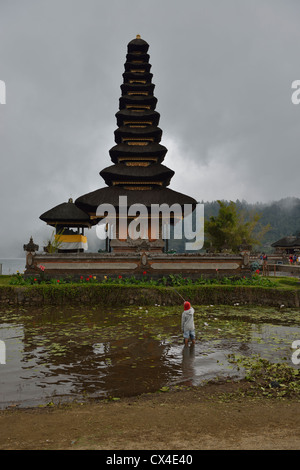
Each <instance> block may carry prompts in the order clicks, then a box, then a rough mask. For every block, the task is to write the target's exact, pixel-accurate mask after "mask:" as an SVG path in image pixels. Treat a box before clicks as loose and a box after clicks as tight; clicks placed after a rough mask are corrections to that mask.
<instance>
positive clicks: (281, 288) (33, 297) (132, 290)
mask: <svg viewBox="0 0 300 470" xmlns="http://www.w3.org/2000/svg"><path fill="white" fill-rule="evenodd" d="M16 280H17V281H18V282H16ZM21 281H22V280H21V278H20V277H19V278H18V276H17V278H16V276H1V277H0V303H1V304H2V305H3V304H16V305H36V306H40V305H45V304H52V305H59V304H67V303H68V304H77V305H78V304H85V305H87V304H93V305H95V304H97V305H103V306H114V307H118V306H127V305H128V306H130V305H141V306H150V305H155V304H160V305H180V304H181V303H182V297H183V298H184V299H187V300H189V301H191V302H192V303H193V304H197V305H206V304H208V305H209V304H214V305H217V304H223V305H226V304H229V305H233V304H235V303H236V304H237V303H238V304H248V305H249V304H253V305H268V306H281V305H284V306H285V307H299V301H300V283H299V280H298V279H296V278H290V277H288V278H287V277H278V278H264V277H258V276H257V277H256V278H252V279H250V280H249V279H248V280H247V279H240V280H238V279H232V280H230V279H229V280H228V279H226V280H225V281H224V278H223V279H219V280H218V279H215V280H213V281H212V280H207V282H202V281H203V280H200V281H201V282H189V280H184V279H183V280H182V279H180V278H174V279H173V283H170V284H169V285H168V284H167V283H165V284H167V285H165V284H164V283H158V282H156V283H153V282H152V281H151V280H147V279H145V280H142V281H135V280H134V279H132V280H131V281H130V280H128V279H127V280H123V279H115V280H105V281H102V282H99V281H97V280H96V279H92V278H90V279H89V281H87V280H84V281H83V282H70V281H69V282H67V281H60V282H58V281H57V280H56V282H53V280H52V281H51V282H43V281H42V282H41V280H40V279H39V280H37V281H33V282H31V283H30V282H27V283H22V282H21Z"/></svg>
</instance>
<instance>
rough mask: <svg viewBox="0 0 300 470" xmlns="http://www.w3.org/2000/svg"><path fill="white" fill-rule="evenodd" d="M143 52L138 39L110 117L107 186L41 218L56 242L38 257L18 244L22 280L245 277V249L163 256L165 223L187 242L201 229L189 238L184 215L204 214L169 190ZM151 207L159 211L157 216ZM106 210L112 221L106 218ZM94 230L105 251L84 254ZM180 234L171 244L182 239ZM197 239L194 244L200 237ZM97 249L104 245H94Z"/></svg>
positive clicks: (33, 247)
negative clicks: (23, 262) (42, 277)
mask: <svg viewBox="0 0 300 470" xmlns="http://www.w3.org/2000/svg"><path fill="white" fill-rule="evenodd" d="M148 49H149V45H148V44H147V42H146V41H144V40H143V39H141V37H140V36H137V37H136V38H135V39H133V40H132V41H130V42H129V44H128V46H127V55H126V62H125V66H124V67H125V70H124V73H123V83H122V84H121V96H120V99H119V109H118V110H117V112H116V114H115V117H116V121H117V129H116V130H115V132H114V140H115V145H114V146H113V147H112V148H111V149H110V150H109V155H110V159H111V164H110V165H109V166H107V167H106V168H104V169H102V170H101V171H100V176H101V177H102V178H103V180H104V183H105V186H104V185H103V186H104V187H101V186H100V187H99V188H98V189H95V190H94V191H92V192H89V193H87V194H83V195H81V196H79V197H78V198H77V199H76V200H75V201H74V202H73V200H71V199H70V200H69V201H68V202H63V203H62V204H59V205H57V206H55V207H53V208H52V209H50V210H48V211H47V212H45V213H44V214H42V215H41V216H40V219H41V220H43V221H44V222H46V223H47V224H48V225H49V226H51V227H53V228H54V230H53V233H54V234H55V236H54V237H53V238H54V243H50V244H49V246H48V247H44V250H43V252H42V253H38V245H36V244H35V243H34V242H33V239H32V238H31V239H30V241H29V243H27V244H25V245H24V250H25V251H26V253H27V254H26V272H25V276H32V275H35V276H36V275H38V274H39V273H40V271H41V266H42V267H43V270H44V271H43V273H44V275H45V273H46V275H47V277H48V278H56V279H60V278H61V277H62V278H63V277H69V276H70V277H72V278H75V279H81V278H83V277H84V276H86V277H87V280H88V279H90V277H91V276H94V277H95V278H96V279H102V278H103V276H104V278H107V277H110V276H112V277H114V276H119V278H120V276H121V277H122V276H124V277H126V276H136V277H137V278H144V276H145V274H146V275H147V276H149V277H150V278H153V279H156V278H157V279H160V278H161V277H167V276H169V275H171V274H172V275H174V274H181V275H183V276H187V277H189V278H198V277H199V276H200V275H201V276H202V275H203V276H208V277H216V276H220V275H221V274H222V275H224V276H230V275H237V276H239V275H242V276H245V275H251V267H250V263H249V247H245V246H244V245H243V246H241V247H240V253H239V254H229V253H225V254H224V253H221V254H216V253H202V252H201V250H200V248H199V249H197V248H196V249H193V248H191V245H192V246H195V245H194V243H190V244H189V246H188V247H186V245H185V252H184V253H174V252H172V250H171V252H170V250H168V245H167V243H168V236H169V233H167V234H166V233H165V231H166V230H168V231H169V228H170V225H171V226H173V228H174V229H177V235H178V233H179V232H178V230H179V229H181V228H182V226H183V224H184V223H185V225H184V235H185V236H186V235H188V236H187V237H186V238H187V239H189V240H193V238H196V239H197V235H196V233H197V230H198V231H200V229H199V226H198V227H196V231H195V232H194V229H193V228H191V225H190V221H191V219H192V218H191V217H189V218H188V219H187V215H190V214H191V213H193V211H194V209H196V210H195V211H194V212H195V213H196V216H197V219H196V218H194V219H195V221H196V222H198V221H199V220H200V219H201V217H202V216H201V213H200V211H199V212H198V209H199V205H198V204H197V201H196V200H195V199H193V198H192V197H190V196H188V195H186V194H182V193H179V192H177V191H174V190H172V189H170V187H169V186H170V183H171V180H172V177H173V176H174V171H173V170H172V169H170V168H168V167H167V166H165V165H164V160H165V157H166V154H167V148H166V147H165V146H164V145H162V144H161V140H162V129H161V128H160V127H159V121H160V114H159V113H158V111H157V110H156V106H157V98H156V97H155V96H154V89H155V86H154V84H153V83H152V78H153V75H152V73H151V64H150V62H149V59H150V57H149V54H148ZM162 206H163V209H162ZM153 207H155V208H156V209H157V208H158V211H157V212H156V213H155V217H153ZM175 207H176V209H174V208H175ZM178 207H179V210H178ZM99 208H100V209H99ZM187 208H188V211H186V209H187ZM111 209H112V212H113V215H114V217H108V216H107V214H108V213H109V211H110V210H111ZM200 209H201V205H200ZM124 214H125V215H124ZM203 219H204V217H203ZM201 220H202V219H201ZM179 221H180V222H183V223H179ZM145 222H146V223H145ZM196 225H197V224H196ZM199 225H201V223H200V224H199ZM92 227H94V229H96V231H97V235H98V237H99V238H100V236H99V235H100V231H101V230H103V231H104V235H107V234H108V237H106V250H102V249H101V250H100V249H99V250H98V248H97V249H96V250H95V251H91V250H87V239H86V236H85V233H84V231H85V229H86V228H92ZM132 227H134V228H135V229H136V230H135V235H137V236H135V237H132V236H131V234H132ZM178 228H179V229H178ZM186 228H187V232H186V230H185V229H186ZM190 228H191V232H189V229H190ZM182 235H183V234H182V233H181V236H180V237H177V236H176V237H174V239H176V238H183V237H182ZM190 235H192V236H190ZM50 241H52V240H50ZM197 241H200V243H199V246H200V244H201V241H202V238H201V234H200V237H199V238H198V240H197ZM99 245H100V246H101V245H102V246H103V242H100V240H99ZM197 246H198V245H197ZM99 248H100V247H99ZM177 297H178V296H177ZM177 300H178V299H177Z"/></svg>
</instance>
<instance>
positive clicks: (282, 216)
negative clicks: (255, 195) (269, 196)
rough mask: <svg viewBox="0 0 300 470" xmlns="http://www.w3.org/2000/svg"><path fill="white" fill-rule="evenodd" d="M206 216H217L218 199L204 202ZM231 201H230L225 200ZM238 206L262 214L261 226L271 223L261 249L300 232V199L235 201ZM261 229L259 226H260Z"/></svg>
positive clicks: (267, 248)
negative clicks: (253, 201)
mask: <svg viewBox="0 0 300 470" xmlns="http://www.w3.org/2000/svg"><path fill="white" fill-rule="evenodd" d="M201 202H202V203H204V217H205V218H209V217H210V216H216V215H217V214H218V211H219V204H218V202H217V201H212V202H204V201H201ZM223 202H225V203H226V202H227V203H229V202H230V201H223ZM234 202H235V203H236V205H237V207H238V208H239V209H240V210H241V211H244V212H246V213H248V214H249V213H253V212H254V213H258V214H260V216H261V219H260V227H261V226H265V225H268V224H270V225H271V229H270V230H269V232H268V233H266V234H265V236H264V238H263V241H262V246H261V249H264V250H266V251H269V250H270V249H271V247H270V245H271V244H272V243H274V242H275V241H277V240H279V239H280V238H283V237H286V236H288V235H297V234H298V233H299V232H300V199H299V198H296V197H289V198H285V199H281V200H279V201H273V202H270V203H266V204H263V203H259V202H258V203H255V204H251V203H248V202H246V201H239V200H237V201H234ZM258 229H259V227H258Z"/></svg>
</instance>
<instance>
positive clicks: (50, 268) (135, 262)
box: [25, 251, 251, 280]
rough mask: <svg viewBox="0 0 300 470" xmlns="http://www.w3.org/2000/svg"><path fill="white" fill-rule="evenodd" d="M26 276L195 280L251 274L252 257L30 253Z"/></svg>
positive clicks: (136, 253) (146, 252)
mask: <svg viewBox="0 0 300 470" xmlns="http://www.w3.org/2000/svg"><path fill="white" fill-rule="evenodd" d="M26 261H27V263H26V270H25V276H26V277H28V276H32V275H33V276H36V275H38V274H40V273H41V272H42V271H41V269H40V266H43V267H44V269H45V270H44V274H45V276H47V277H48V278H57V279H58V278H64V277H72V278H74V279H80V277H81V276H83V277H88V276H90V275H92V276H96V277H97V279H99V280H101V279H104V276H107V277H118V276H122V277H130V276H135V277H136V278H142V277H144V276H145V275H147V277H148V278H153V279H158V278H162V277H163V276H165V277H167V276H169V275H170V274H179V275H181V276H182V277H188V278H191V279H195V278H198V277H200V276H201V275H202V276H203V277H217V276H221V277H223V276H247V275H249V274H250V272H251V269H250V263H249V255H248V254H245V253H244V254H240V255H225V254H224V255H208V254H201V255H200V254H165V253H155V252H149V251H141V252H136V251H135V252H132V253H126V254H125V253H117V252H112V253H54V254H53V253H42V254H39V253H27V259H26Z"/></svg>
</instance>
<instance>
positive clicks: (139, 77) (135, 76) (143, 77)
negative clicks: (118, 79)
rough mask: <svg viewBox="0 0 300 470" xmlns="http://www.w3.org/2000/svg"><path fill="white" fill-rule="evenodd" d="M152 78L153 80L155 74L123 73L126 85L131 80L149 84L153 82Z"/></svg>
mask: <svg viewBox="0 0 300 470" xmlns="http://www.w3.org/2000/svg"><path fill="white" fill-rule="evenodd" d="M152 78H153V74H152V73H149V72H145V73H140V72H139V73H135V72H124V73H123V79H124V83H127V82H128V81H129V80H146V81H147V82H151V80H152Z"/></svg>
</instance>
